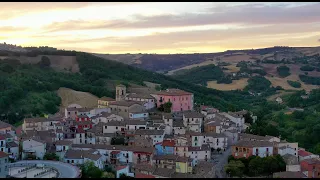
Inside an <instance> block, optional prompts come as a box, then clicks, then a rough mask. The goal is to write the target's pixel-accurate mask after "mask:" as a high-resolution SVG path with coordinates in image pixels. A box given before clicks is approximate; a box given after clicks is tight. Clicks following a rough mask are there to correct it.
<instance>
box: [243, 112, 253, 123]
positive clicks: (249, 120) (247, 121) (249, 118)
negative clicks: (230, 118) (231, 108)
mask: <svg viewBox="0 0 320 180" xmlns="http://www.w3.org/2000/svg"><path fill="white" fill-rule="evenodd" d="M243 117H244V121H245V123H249V124H252V123H253V119H252V117H251V114H250V112H247V113H246V114H245V115H244V116H243Z"/></svg>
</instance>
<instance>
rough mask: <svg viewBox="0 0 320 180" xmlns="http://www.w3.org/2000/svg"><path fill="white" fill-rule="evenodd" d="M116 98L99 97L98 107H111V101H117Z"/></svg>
mask: <svg viewBox="0 0 320 180" xmlns="http://www.w3.org/2000/svg"><path fill="white" fill-rule="evenodd" d="M115 101H116V100H115V99H112V98H109V97H102V98H100V99H98V108H107V107H109V103H110V102H115Z"/></svg>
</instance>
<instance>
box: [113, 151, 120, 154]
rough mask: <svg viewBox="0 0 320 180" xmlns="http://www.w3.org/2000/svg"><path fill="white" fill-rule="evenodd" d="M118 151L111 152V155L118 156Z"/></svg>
mask: <svg viewBox="0 0 320 180" xmlns="http://www.w3.org/2000/svg"><path fill="white" fill-rule="evenodd" d="M119 153H120V151H112V152H111V154H119Z"/></svg>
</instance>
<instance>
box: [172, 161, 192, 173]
mask: <svg viewBox="0 0 320 180" xmlns="http://www.w3.org/2000/svg"><path fill="white" fill-rule="evenodd" d="M176 172H177V173H192V159H191V158H188V157H178V158H177V160H176Z"/></svg>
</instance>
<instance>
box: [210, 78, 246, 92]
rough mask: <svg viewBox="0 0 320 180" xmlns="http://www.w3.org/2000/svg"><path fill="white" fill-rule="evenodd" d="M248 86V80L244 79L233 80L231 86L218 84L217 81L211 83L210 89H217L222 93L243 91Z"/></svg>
mask: <svg viewBox="0 0 320 180" xmlns="http://www.w3.org/2000/svg"><path fill="white" fill-rule="evenodd" d="M247 84H248V78H243V79H240V80H233V81H232V83H231V84H217V81H209V82H208V86H207V87H208V88H212V89H217V90H221V91H231V90H237V89H240V90H241V89H243V88H245V87H246V86H247Z"/></svg>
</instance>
